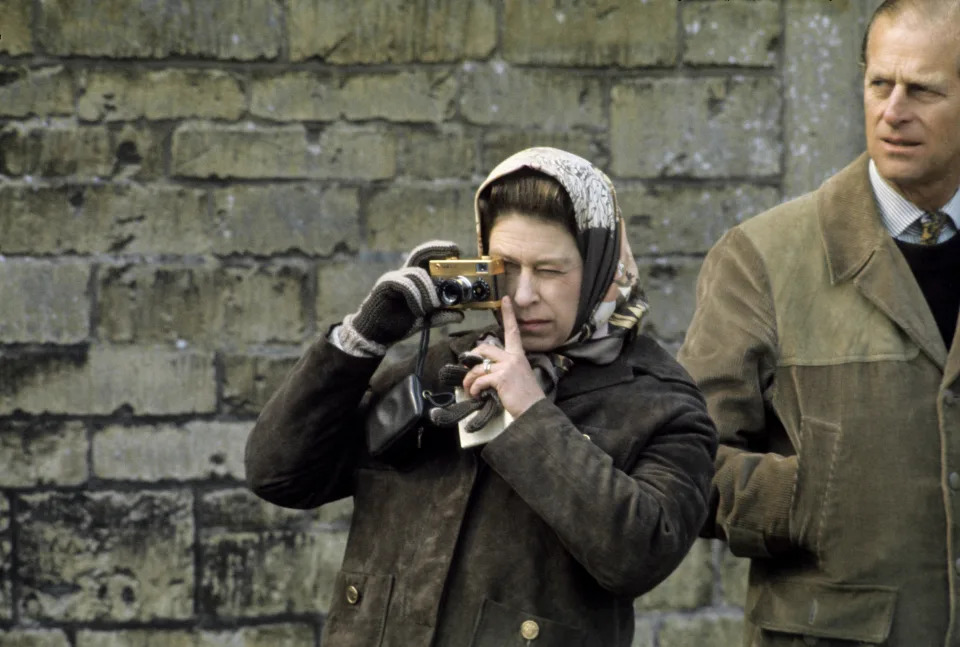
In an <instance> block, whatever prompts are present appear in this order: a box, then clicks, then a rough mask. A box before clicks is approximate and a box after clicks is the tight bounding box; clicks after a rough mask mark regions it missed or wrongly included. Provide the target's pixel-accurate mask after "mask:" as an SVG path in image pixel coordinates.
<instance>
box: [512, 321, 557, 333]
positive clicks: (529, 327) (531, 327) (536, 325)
mask: <svg viewBox="0 0 960 647" xmlns="http://www.w3.org/2000/svg"><path fill="white" fill-rule="evenodd" d="M549 323H550V322H549V321H547V320H546V319H520V320H518V321H517V325H518V326H519V327H520V332H537V331H539V330H543V329H544V328H546V327H547V324H549Z"/></svg>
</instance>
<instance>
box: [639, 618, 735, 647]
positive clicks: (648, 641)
mask: <svg viewBox="0 0 960 647" xmlns="http://www.w3.org/2000/svg"><path fill="white" fill-rule="evenodd" d="M655 635H656V621H655V620H653V619H652V618H644V617H643V616H641V617H638V618H637V622H636V624H635V625H634V629H633V641H632V642H631V643H630V647H656V643H655V642H654V641H653V639H654V636H655ZM717 647H727V646H726V645H724V646H720V645H717ZM730 647H733V646H732V645H731V646H730Z"/></svg>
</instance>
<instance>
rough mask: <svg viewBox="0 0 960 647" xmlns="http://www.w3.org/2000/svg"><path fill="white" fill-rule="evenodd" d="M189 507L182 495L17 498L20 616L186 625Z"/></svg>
mask: <svg viewBox="0 0 960 647" xmlns="http://www.w3.org/2000/svg"><path fill="white" fill-rule="evenodd" d="M192 501H193V497H192V496H191V495H190V493H189V492H187V491H177V492H156V491H155V492H138V493H120V492H73V493H49V492H48V493H42V494H30V495H24V496H22V497H21V499H20V505H19V506H18V509H17V524H18V527H19V529H20V530H19V535H18V563H19V569H18V576H19V579H20V591H21V594H20V605H19V607H20V614H21V616H22V617H24V618H27V619H30V620H32V621H51V620H52V621H61V622H64V621H66V622H76V621H96V620H106V621H113V622H119V621H145V620H152V619H160V618H167V619H177V618H181V619H182V618H189V617H190V616H191V615H192V613H193V600H192V596H193V583H194V574H193V551H192V547H193V532H194V531H193V519H192V516H191V508H192Z"/></svg>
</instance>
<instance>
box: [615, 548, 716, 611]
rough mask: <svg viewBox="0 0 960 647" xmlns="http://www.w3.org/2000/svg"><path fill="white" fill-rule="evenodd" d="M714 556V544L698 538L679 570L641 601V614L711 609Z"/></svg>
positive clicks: (642, 597) (636, 606) (639, 603)
mask: <svg viewBox="0 0 960 647" xmlns="http://www.w3.org/2000/svg"><path fill="white" fill-rule="evenodd" d="M712 562H713V554H712V551H711V548H710V543H709V542H708V541H706V540H705V539H698V540H697V541H696V542H695V543H694V544H693V547H692V548H691V549H690V552H689V553H687V556H686V557H684V559H683V561H682V562H681V563H680V565H679V566H678V567H677V569H676V570H675V571H674V572H673V573H671V574H670V575H669V576H667V579H665V580H664V581H663V582H661V583H660V584H659V585H658V586H657V587H656V588H654V589H653V590H652V591H648V592H647V593H644V594H643V595H642V596H640V597H639V598H637V600H636V602H635V603H634V608H636V609H637V611H640V612H642V611H652V610H681V609H696V608H699V607H705V606H709V605H710V602H711V598H712V596H713V568H712Z"/></svg>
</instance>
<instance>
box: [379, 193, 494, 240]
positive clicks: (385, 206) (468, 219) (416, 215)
mask: <svg viewBox="0 0 960 647" xmlns="http://www.w3.org/2000/svg"><path fill="white" fill-rule="evenodd" d="M475 191H476V186H467V185H464V186H462V187H461V186H457V187H454V188H439V189H436V188H421V187H419V186H399V187H396V188H390V189H386V190H384V191H380V192H377V193H375V194H374V195H372V196H370V199H369V201H368V203H367V213H366V231H365V237H366V243H367V245H368V246H369V247H372V248H375V249H381V250H389V251H394V252H402V253H407V252H409V251H410V250H411V249H413V248H414V247H416V246H417V245H419V244H420V243H422V242H424V241H427V240H433V239H437V238H441V239H444V240H452V241H453V242H455V243H456V244H457V245H458V246H459V247H460V250H461V253H463V254H464V255H466V254H467V253H471V254H473V253H474V252H473V250H475V249H476V246H477V243H476V241H477V233H476V231H477V228H476V225H475V224H474V216H473V196H474V193H475ZM466 250H470V251H469V252H467V251H466Z"/></svg>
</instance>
